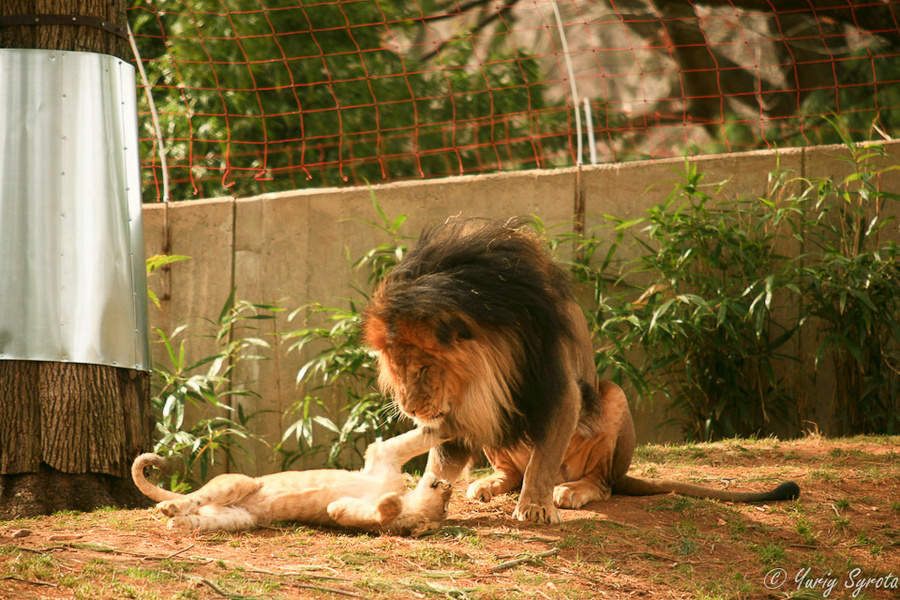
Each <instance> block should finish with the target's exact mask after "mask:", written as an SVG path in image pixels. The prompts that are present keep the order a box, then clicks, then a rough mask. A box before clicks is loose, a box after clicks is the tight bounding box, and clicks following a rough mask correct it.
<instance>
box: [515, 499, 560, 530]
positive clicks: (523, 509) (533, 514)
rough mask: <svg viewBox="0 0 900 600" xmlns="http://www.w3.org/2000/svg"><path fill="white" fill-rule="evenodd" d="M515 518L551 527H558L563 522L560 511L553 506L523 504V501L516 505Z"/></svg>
mask: <svg viewBox="0 0 900 600" xmlns="http://www.w3.org/2000/svg"><path fill="white" fill-rule="evenodd" d="M513 517H515V518H516V519H518V520H520V521H529V522H531V523H547V524H550V525H558V524H560V523H561V522H562V517H561V516H560V514H559V511H558V510H557V509H556V507H555V506H553V505H552V504H551V505H545V504H534V503H523V502H522V500H521V499H520V500H519V503H518V504H517V505H516V510H515V511H513Z"/></svg>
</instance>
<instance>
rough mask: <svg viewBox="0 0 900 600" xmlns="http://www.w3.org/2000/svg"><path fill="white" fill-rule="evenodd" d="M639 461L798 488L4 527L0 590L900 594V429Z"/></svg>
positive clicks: (656, 470) (86, 517) (58, 593)
mask: <svg viewBox="0 0 900 600" xmlns="http://www.w3.org/2000/svg"><path fill="white" fill-rule="evenodd" d="M632 473H633V474H637V475H641V476H645V477H665V478H679V479H684V480H689V481H694V482H701V483H704V484H705V485H709V486H717V487H720V486H723V485H726V484H728V485H730V486H731V487H732V488H734V489H753V490H761V489H767V488H770V487H774V485H775V484H776V483H777V482H779V481H782V480H786V479H791V480H794V481H796V482H797V483H798V484H799V485H800V487H801V490H802V494H801V497H800V499H799V500H797V501H791V502H783V503H773V504H771V505H763V506H760V505H738V504H730V503H719V502H713V501H706V500H694V499H687V498H680V497H675V496H655V497H645V498H630V497H619V496H614V497H613V499H612V500H611V501H609V502H605V503H596V504H592V505H589V506H588V507H586V509H585V510H577V511H564V516H563V518H564V523H563V524H562V525H561V526H536V525H529V524H523V523H519V522H517V521H514V520H512V519H511V518H510V514H511V513H512V510H513V507H514V503H515V498H514V497H512V496H508V497H503V498H499V499H495V500H494V501H492V502H490V503H487V504H482V503H478V502H474V501H470V500H467V499H466V498H465V494H464V483H460V484H458V486H457V489H456V491H455V492H454V496H453V499H452V501H451V506H450V518H449V520H448V521H447V522H446V524H445V526H444V527H443V528H442V529H441V530H439V531H437V532H435V533H433V534H431V535H428V536H426V537H423V538H419V539H411V538H404V537H395V536H368V535H358V534H352V533H346V532H341V531H335V530H330V529H322V528H313V527H305V526H296V525H291V524H286V525H284V526H278V527H271V528H265V529H258V530H255V531H252V532H242V533H236V534H223V533H215V534H188V535H185V534H183V533H175V532H170V531H168V530H166V528H165V522H164V520H163V519H162V517H161V516H160V515H158V514H156V513H155V512H153V511H148V510H138V511H121V510H101V511H97V512H94V513H88V514H75V513H71V514H70V513H65V514H58V515H54V516H51V517H44V518H34V519H21V520H16V521H0V599H17V600H18V599H27V598H47V599H59V598H84V599H91V600H98V599H102V598H115V599H118V598H139V599H156V598H159V599H163V598H185V599H208V598H209V599H212V598H234V599H238V598H241V599H248V598H266V599H269V598H271V599H281V598H371V599H387V598H452V599H467V598H471V599H489V598H504V599H506V598H550V599H552V598H585V599H587V598H591V599H593V598H625V597H654V598H657V597H658V598H847V599H849V598H900V581H898V578H900V491H898V490H900V437H889V438H887V437H877V438H854V439H849V440H826V439H823V438H820V437H817V436H813V437H809V438H806V439H803V440H798V441H777V440H768V439H767V440H755V441H750V440H730V441H726V442H721V443H716V444H697V445H677V446H644V447H641V448H640V449H639V453H638V456H637V457H636V460H635V465H634V466H633V468H632Z"/></svg>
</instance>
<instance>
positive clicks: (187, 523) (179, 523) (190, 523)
mask: <svg viewBox="0 0 900 600" xmlns="http://www.w3.org/2000/svg"><path fill="white" fill-rule="evenodd" d="M166 527H168V528H169V529H180V530H182V531H188V530H191V529H197V528H198V527H199V524H197V523H195V522H194V519H192V518H191V517H172V518H171V519H169V522H168V523H167V524H166Z"/></svg>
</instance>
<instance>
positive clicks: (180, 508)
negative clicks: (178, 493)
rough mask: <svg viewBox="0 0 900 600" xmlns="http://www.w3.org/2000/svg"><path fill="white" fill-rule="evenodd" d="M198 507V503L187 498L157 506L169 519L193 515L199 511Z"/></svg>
mask: <svg viewBox="0 0 900 600" xmlns="http://www.w3.org/2000/svg"><path fill="white" fill-rule="evenodd" d="M197 506H198V505H197V503H196V502H193V501H191V500H188V499H186V498H179V499H177V500H164V501H163V502H160V503H159V504H157V505H156V508H158V509H159V512H161V513H162V514H164V515H166V516H167V517H181V516H184V515H189V514H191V513H193V512H194V511H195V510H197Z"/></svg>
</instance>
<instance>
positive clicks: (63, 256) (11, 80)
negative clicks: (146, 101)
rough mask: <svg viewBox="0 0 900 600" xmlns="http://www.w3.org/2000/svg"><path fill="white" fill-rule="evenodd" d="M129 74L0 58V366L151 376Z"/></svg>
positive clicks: (65, 58)
mask: <svg viewBox="0 0 900 600" xmlns="http://www.w3.org/2000/svg"><path fill="white" fill-rule="evenodd" d="M135 91H136V88H135V76H134V67H132V66H131V65H130V64H128V63H127V62H124V61H122V60H120V59H118V58H115V57H113V56H108V55H105V54H95V53H89V52H61V51H52V50H18V49H0V359H7V360H40V361H53V362H66V361H70V362H77V363H89V364H101V365H110V366H117V367H125V368H130V369H137V370H149V369H150V348H149V335H148V317H147V281H146V270H145V264H144V242H143V225H142V219H141V196H140V162H139V158H138V130H137V106H136V98H135Z"/></svg>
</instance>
